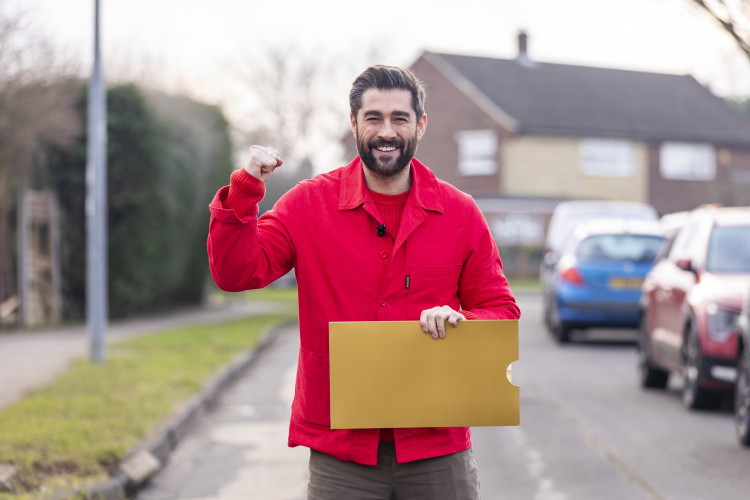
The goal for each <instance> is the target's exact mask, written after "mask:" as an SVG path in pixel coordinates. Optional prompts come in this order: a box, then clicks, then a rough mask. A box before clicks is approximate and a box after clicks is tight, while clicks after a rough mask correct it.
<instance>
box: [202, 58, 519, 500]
mask: <svg viewBox="0 0 750 500" xmlns="http://www.w3.org/2000/svg"><path fill="white" fill-rule="evenodd" d="M349 101H350V107H351V117H350V119H351V126H352V133H353V134H354V137H355V138H356V141H357V150H358V152H359V156H358V157H357V158H355V159H354V160H353V161H352V162H351V163H350V164H349V165H347V166H345V167H342V168H339V169H337V170H334V171H332V172H329V173H326V174H322V175H319V176H317V177H315V178H314V179H311V180H308V181H304V182H302V183H300V184H298V185H297V186H296V187H295V188H293V189H291V190H290V191H289V192H288V193H286V194H285V195H284V196H283V197H282V198H281V199H280V200H279V201H278V202H277V203H276V205H275V206H274V208H273V209H272V210H270V211H268V212H267V213H265V214H264V215H263V216H262V217H260V218H259V219H257V213H258V209H257V203H258V202H259V201H260V200H261V199H262V197H263V194H264V192H265V188H264V186H265V182H267V181H268V180H269V177H270V176H271V174H272V173H273V171H274V170H275V169H276V168H278V167H280V166H281V165H282V163H283V161H282V159H281V158H280V156H279V153H278V152H277V151H275V150H274V149H272V148H267V147H261V146H253V147H251V148H250V159H249V161H248V163H247V165H246V166H245V167H244V169H240V170H237V171H235V172H234V173H233V174H232V177H231V181H230V185H229V186H225V187H224V188H222V189H221V190H219V192H218V193H217V195H216V197H215V198H214V200H213V201H212V203H211V205H210V210H211V223H210V229H209V237H208V254H209V263H210V267H211V273H212V276H213V277H214V280H215V281H216V283H217V284H218V285H219V287H221V288H222V289H224V290H228V291H240V290H246V289H250V288H260V287H264V286H266V285H268V284H269V283H271V282H272V281H274V280H275V279H277V278H279V277H281V276H283V275H284V274H286V273H287V272H288V271H289V270H290V269H292V268H294V269H295V272H296V277H297V283H298V287H299V322H300V352H299V361H298V367H297V382H296V387H295V396H294V401H293V403H292V417H291V422H290V426H289V446H298V445H303V446H307V447H309V448H310V449H311V454H310V480H309V483H308V498H309V499H325V500H330V499H339V498H341V499H347V500H348V499H360V498H361V499H386V500H387V499H391V498H407V499H416V498H424V499H454V498H455V499H475V498H478V497H479V477H478V474H477V471H476V466H475V464H474V459H473V456H472V450H471V440H470V431H469V429H468V428H422V429H401V428H399V429H344V430H341V429H338V430H332V429H331V428H330V388H329V375H328V373H329V365H328V323H329V322H331V321H375V320H381V321H389V320H419V322H420V325H421V327H422V330H423V331H424V332H425V333H426V334H429V335H431V336H432V337H433V338H434V339H436V340H438V339H440V338H443V337H445V335H446V330H447V329H448V328H447V326H446V324H447V325H452V326H456V324H457V322H458V321H463V320H467V319H468V320H471V319H517V318H518V317H519V315H520V312H519V309H518V307H517V306H516V303H515V300H514V298H513V295H512V294H511V292H510V289H509V288H508V282H507V280H506V278H505V276H504V274H503V270H502V264H501V261H500V257H499V254H498V249H497V245H496V244H495V242H494V240H493V239H492V235H491V233H490V231H489V228H488V226H487V224H486V222H485V220H484V218H483V217H482V215H481V213H480V212H479V210H478V208H477V206H476V204H475V203H474V201H473V200H472V199H471V198H470V197H469V196H468V195H466V194H464V193H462V192H460V191H458V190H457V189H455V188H453V187H452V186H450V185H449V184H447V183H445V182H443V181H440V180H438V179H437V178H436V177H435V176H434V175H433V173H432V172H431V171H430V170H429V169H428V168H427V167H426V166H424V165H423V164H421V163H420V162H419V161H418V160H416V159H415V158H414V154H415V152H416V149H417V143H418V142H419V141H420V139H421V138H422V136H423V135H424V133H425V130H426V127H427V116H426V115H425V112H424V90H423V87H422V85H421V83H420V82H419V81H418V80H417V79H416V77H415V76H414V75H413V74H412V73H411V72H410V71H408V70H405V69H401V68H396V67H389V66H373V67H371V68H368V69H367V70H365V71H364V72H363V73H362V74H361V75H360V76H358V77H357V78H356V80H355V81H354V83H353V85H352V89H351V92H350V96H349ZM446 369H447V367H446ZM404 383H408V380H405V381H404Z"/></svg>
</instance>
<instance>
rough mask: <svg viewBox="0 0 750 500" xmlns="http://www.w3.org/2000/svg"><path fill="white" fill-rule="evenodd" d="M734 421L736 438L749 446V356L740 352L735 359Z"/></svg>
mask: <svg viewBox="0 0 750 500" xmlns="http://www.w3.org/2000/svg"><path fill="white" fill-rule="evenodd" d="M734 422H735V428H736V430H737V440H738V441H739V442H740V444H741V445H743V446H750V358H748V356H747V353H745V352H742V353H740V357H739V359H738V360H737V383H736V384H735V387H734Z"/></svg>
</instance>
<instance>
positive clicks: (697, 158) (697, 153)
mask: <svg viewBox="0 0 750 500" xmlns="http://www.w3.org/2000/svg"><path fill="white" fill-rule="evenodd" d="M659 172H660V173H661V176H662V177H664V178H665V179H670V180H680V181H712V180H714V178H715V177H716V151H715V150H714V147H713V146H712V145H710V144H699V143H688V142H665V143H664V144H662V145H661V148H660V150H659Z"/></svg>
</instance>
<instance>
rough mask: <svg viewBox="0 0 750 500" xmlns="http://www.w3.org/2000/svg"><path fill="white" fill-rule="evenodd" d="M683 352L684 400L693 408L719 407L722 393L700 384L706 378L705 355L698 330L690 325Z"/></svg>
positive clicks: (688, 406)
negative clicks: (702, 351)
mask: <svg viewBox="0 0 750 500" xmlns="http://www.w3.org/2000/svg"><path fill="white" fill-rule="evenodd" d="M682 349H683V353H682V402H683V404H684V405H685V406H686V407H687V408H690V409H691V410H698V409H714V408H718V406H719V403H720V402H721V395H720V394H719V393H717V392H715V391H710V390H707V389H703V388H702V387H701V386H700V383H701V381H702V380H703V379H704V378H705V374H704V373H703V372H702V368H701V366H702V364H703V363H702V359H703V355H702V354H701V350H700V342H699V340H698V332H697V331H696V330H695V327H694V326H693V325H692V323H691V324H690V325H688V328H687V334H686V338H685V342H684V344H683V348H682Z"/></svg>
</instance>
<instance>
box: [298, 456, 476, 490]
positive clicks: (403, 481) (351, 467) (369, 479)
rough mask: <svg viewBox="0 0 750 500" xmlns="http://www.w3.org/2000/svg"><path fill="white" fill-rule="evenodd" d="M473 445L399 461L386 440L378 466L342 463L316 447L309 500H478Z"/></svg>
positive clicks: (311, 460) (312, 458)
mask: <svg viewBox="0 0 750 500" xmlns="http://www.w3.org/2000/svg"><path fill="white" fill-rule="evenodd" d="M478 499H479V473H478V471H477V466H476V463H475V462H474V453H473V451H472V450H471V449H468V450H465V451H461V452H459V453H453V454H450V455H445V456H442V457H435V458H428V459H425V460H417V461H414V462H407V463H403V464H399V463H397V462H396V449H395V446H394V444H393V443H380V446H379V448H378V465H376V466H372V465H362V464H358V463H354V462H342V461H341V460H337V459H335V458H333V457H331V456H330V455H327V454H325V453H321V452H319V451H315V450H310V479H309V481H308V483H307V500H478Z"/></svg>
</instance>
